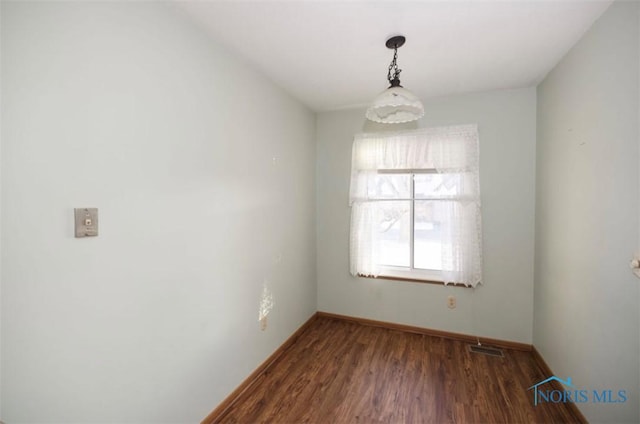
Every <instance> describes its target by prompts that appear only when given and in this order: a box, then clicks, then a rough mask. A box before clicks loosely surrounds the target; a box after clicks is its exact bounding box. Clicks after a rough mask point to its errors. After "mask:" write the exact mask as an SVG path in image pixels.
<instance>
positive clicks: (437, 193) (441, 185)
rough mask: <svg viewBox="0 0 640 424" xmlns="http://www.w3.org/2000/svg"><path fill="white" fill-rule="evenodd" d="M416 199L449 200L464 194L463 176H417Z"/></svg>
mask: <svg viewBox="0 0 640 424" xmlns="http://www.w3.org/2000/svg"><path fill="white" fill-rule="evenodd" d="M415 185H416V189H415V190H416V199H430V198H443V197H444V198H448V197H452V196H456V195H459V194H462V175H461V174H416V176H415Z"/></svg>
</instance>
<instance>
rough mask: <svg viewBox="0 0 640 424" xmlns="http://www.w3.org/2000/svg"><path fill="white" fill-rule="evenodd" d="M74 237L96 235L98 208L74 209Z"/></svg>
mask: <svg viewBox="0 0 640 424" xmlns="http://www.w3.org/2000/svg"><path fill="white" fill-rule="evenodd" d="M74 213H75V223H76V237H95V236H97V235H98V208H75V209H74Z"/></svg>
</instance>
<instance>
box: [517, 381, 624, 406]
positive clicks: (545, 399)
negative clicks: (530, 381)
mask: <svg viewBox="0 0 640 424" xmlns="http://www.w3.org/2000/svg"><path fill="white" fill-rule="evenodd" d="M552 381H557V382H558V383H560V384H561V385H563V386H564V387H565V389H564V390H557V389H546V390H542V389H541V388H540V386H543V385H544V384H547V383H549V382H552ZM527 390H533V404H534V405H535V406H538V404H539V403H587V402H592V403H624V402H626V401H627V391H626V390H617V391H615V393H614V390H611V389H605V390H578V389H576V388H575V387H574V385H573V384H572V383H571V377H567V379H566V380H563V379H561V378H559V377H556V376H555V375H552V376H551V377H549V378H547V379H546V380H542V381H540V382H538V383H536V384H534V385H533V386H531V387H529V388H528V389H527Z"/></svg>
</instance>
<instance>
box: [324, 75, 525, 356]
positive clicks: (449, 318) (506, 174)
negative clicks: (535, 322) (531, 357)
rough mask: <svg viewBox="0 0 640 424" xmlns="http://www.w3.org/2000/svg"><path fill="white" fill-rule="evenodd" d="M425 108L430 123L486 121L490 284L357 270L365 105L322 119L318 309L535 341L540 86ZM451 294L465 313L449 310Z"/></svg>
mask: <svg viewBox="0 0 640 424" xmlns="http://www.w3.org/2000/svg"><path fill="white" fill-rule="evenodd" d="M409 88H411V87H409ZM425 110H426V113H425V118H423V119H422V120H421V126H438V125H449V124H469V123H477V124H478V125H479V133H480V152H481V153H480V185H481V192H482V208H483V210H482V219H483V230H484V235H483V243H484V249H483V256H484V257H483V265H484V284H483V285H481V286H478V288H477V289H476V290H472V289H468V288H453V287H443V286H438V285H431V284H420V283H410V282H398V281H390V280H383V279H365V278H355V277H352V276H351V275H350V274H349V263H348V261H349V254H348V249H349V219H350V209H349V206H348V194H349V175H350V167H351V145H352V140H353V135H354V134H355V133H358V132H361V131H363V124H364V123H365V118H364V110H349V111H337V112H326V113H321V114H319V116H318V124H317V134H318V135H317V156H318V164H317V178H316V180H317V190H318V194H317V210H318V235H317V238H318V265H317V266H318V268H317V269H318V309H319V310H321V311H327V312H333V313H338V314H344V315H351V316H357V317H364V318H369V319H376V320H381V321H391V322H397V323H403V324H410V325H416V326H421V327H428V328H435V329H439V330H445V331H452V332H458V333H466V334H477V335H480V336H484V337H492V338H499V339H505V340H512V341H518V342H524V343H531V340H532V333H531V332H532V317H533V252H534V198H535V189H534V184H535V140H536V133H535V132H536V128H535V127H536V124H535V122H536V93H535V89H534V88H528V89H520V90H510V91H498V92H491V93H480V94H469V95H461V96H455V97H448V98H439V99H432V100H427V101H426V102H425ZM367 125H368V127H367V130H369V129H371V127H372V126H371V125H370V124H367ZM393 128H398V127H393ZM375 129H382V128H381V127H380V126H378V127H375ZM450 294H453V295H455V296H456V297H457V299H458V307H457V308H456V309H455V310H450V309H448V308H447V306H446V298H447V296H448V295H450Z"/></svg>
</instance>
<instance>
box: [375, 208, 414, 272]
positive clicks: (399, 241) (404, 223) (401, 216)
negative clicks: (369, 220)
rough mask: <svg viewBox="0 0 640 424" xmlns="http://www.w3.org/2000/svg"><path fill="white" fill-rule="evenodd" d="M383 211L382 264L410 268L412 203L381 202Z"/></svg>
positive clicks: (381, 225) (381, 235)
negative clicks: (410, 211)
mask: <svg viewBox="0 0 640 424" xmlns="http://www.w3.org/2000/svg"><path fill="white" fill-rule="evenodd" d="M379 203H380V204H381V209H382V219H381V221H380V227H379V228H380V233H381V234H380V263H381V264H382V265H393V266H404V267H408V266H410V265H411V264H410V255H411V249H410V242H411V240H410V235H411V222H410V217H411V215H410V213H409V210H410V207H411V202H408V201H403V202H379Z"/></svg>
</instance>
